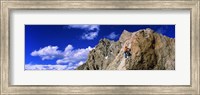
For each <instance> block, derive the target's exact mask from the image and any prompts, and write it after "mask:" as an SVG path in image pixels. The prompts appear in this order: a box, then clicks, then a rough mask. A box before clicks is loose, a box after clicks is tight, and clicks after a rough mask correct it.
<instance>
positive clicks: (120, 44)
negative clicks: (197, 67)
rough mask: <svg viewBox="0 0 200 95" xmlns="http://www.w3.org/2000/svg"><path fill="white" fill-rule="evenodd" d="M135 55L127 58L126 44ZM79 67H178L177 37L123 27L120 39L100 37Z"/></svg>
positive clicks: (91, 68) (149, 68)
mask: <svg viewBox="0 0 200 95" xmlns="http://www.w3.org/2000/svg"><path fill="white" fill-rule="evenodd" d="M125 46H127V47H128V48H130V49H131V51H130V53H131V54H132V56H130V57H129V58H125V57H124V47H125ZM77 70H175V39H174V38H169V37H166V36H164V35H162V34H159V33H157V32H154V31H153V30H152V29H150V28H147V29H141V30H138V31H135V32H129V31H127V30H124V31H123V32H122V34H121V36H120V38H119V40H118V41H116V42H115V41H111V40H108V39H105V38H104V39H101V40H100V41H99V43H98V45H96V47H95V49H93V50H92V51H90V53H89V55H88V59H87V61H86V62H85V63H84V64H83V65H81V66H79V67H77Z"/></svg>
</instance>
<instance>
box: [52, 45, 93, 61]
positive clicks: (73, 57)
mask: <svg viewBox="0 0 200 95" xmlns="http://www.w3.org/2000/svg"><path fill="white" fill-rule="evenodd" d="M92 49H93V48H92V47H90V46H89V47H87V48H85V49H76V50H74V49H73V47H72V45H68V46H67V47H66V48H65V51H64V52H63V56H64V58H63V59H59V60H57V61H56V63H57V64H65V63H79V62H85V61H86V60H87V57H88V54H89V52H90V51H91V50H92Z"/></svg>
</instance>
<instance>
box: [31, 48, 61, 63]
mask: <svg viewBox="0 0 200 95" xmlns="http://www.w3.org/2000/svg"><path fill="white" fill-rule="evenodd" d="M31 56H40V57H41V59H42V60H49V59H54V58H56V57H57V58H58V57H61V56H62V54H61V51H59V50H58V47H57V46H47V47H44V48H40V49H39V50H38V51H36V50H35V51H33V52H32V53H31Z"/></svg>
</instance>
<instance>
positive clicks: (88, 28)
mask: <svg viewBox="0 0 200 95" xmlns="http://www.w3.org/2000/svg"><path fill="white" fill-rule="evenodd" d="M68 28H79V29H84V30H86V31H99V25H69V26H68Z"/></svg>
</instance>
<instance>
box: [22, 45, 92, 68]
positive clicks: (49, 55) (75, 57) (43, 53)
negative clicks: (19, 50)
mask: <svg viewBox="0 0 200 95" xmlns="http://www.w3.org/2000/svg"><path fill="white" fill-rule="evenodd" d="M92 49H94V48H92V47H90V46H88V47H87V48H81V49H74V47H73V46H72V45H70V44H69V45H68V46H66V48H65V50H64V51H60V50H58V47H57V46H47V47H44V48H42V49H39V50H38V51H36V50H35V51H33V52H32V53H31V55H32V56H39V57H41V59H42V60H51V59H55V58H56V59H57V60H56V64H57V65H53V66H51V65H48V66H47V65H27V67H26V68H28V69H40V70H42V69H44V70H46V69H58V68H57V67H58V66H59V65H66V66H67V67H66V68H67V69H75V68H76V67H78V66H80V65H82V64H83V63H84V62H86V60H87V58H88V54H89V52H90V51H91V50H92ZM55 66H56V67H55ZM60 68H61V67H60ZM62 68H64V67H62Z"/></svg>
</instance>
